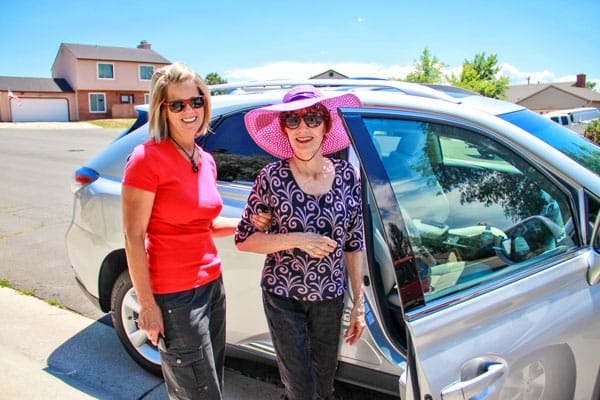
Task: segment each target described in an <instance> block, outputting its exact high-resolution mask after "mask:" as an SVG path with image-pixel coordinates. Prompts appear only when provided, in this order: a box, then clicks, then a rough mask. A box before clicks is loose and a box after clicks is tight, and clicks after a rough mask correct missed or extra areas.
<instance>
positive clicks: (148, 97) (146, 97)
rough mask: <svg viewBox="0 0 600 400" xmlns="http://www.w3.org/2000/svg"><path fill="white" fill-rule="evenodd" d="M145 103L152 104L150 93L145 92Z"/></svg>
mask: <svg viewBox="0 0 600 400" xmlns="http://www.w3.org/2000/svg"><path fill="white" fill-rule="evenodd" d="M144 104H150V93H144Z"/></svg>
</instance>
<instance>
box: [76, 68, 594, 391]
mask: <svg viewBox="0 0 600 400" xmlns="http://www.w3.org/2000/svg"><path fill="white" fill-rule="evenodd" d="M302 83H308V84H313V85H318V86H320V87H321V89H322V90H323V91H325V92H326V93H332V92H335V93H339V92H340V91H352V92H353V93H355V94H356V95H357V96H358V97H359V98H360V99H361V101H362V103H363V106H362V107H360V108H351V109H350V108H348V109H340V110H338V111H339V113H340V115H341V116H342V118H343V120H344V123H345V126H346V128H347V131H348V133H349V135H350V137H351V141H352V146H351V148H349V149H347V150H344V151H342V152H340V153H338V154H336V155H335V156H336V157H342V158H345V159H348V160H350V161H351V162H352V163H354V164H355V165H356V166H357V167H358V168H359V169H360V171H361V176H362V183H363V197H364V210H363V211H364V215H365V230H366V232H365V234H366V239H367V254H368V268H367V269H366V270H365V271H364V276H363V281H364V286H365V289H364V290H365V309H366V321H367V330H366V331H365V334H364V335H363V337H362V338H361V339H360V341H359V342H358V343H357V344H356V345H354V346H349V345H347V344H346V343H344V342H343V340H341V341H340V343H341V346H340V355H339V369H338V379H340V380H343V381H348V382H351V383H353V384H355V385H361V386H365V387H369V388H372V389H375V390H378V391H381V392H385V393H389V394H393V395H396V396H399V397H400V398H401V399H403V400H404V399H471V398H473V399H556V400H565V399H582V400H583V399H586V400H587V399H598V398H599V396H600V284H599V282H600V233H599V230H600V229H599V228H600V220H599V216H600V177H599V176H598V174H599V173H600V148H598V147H597V146H596V145H594V144H593V143H591V142H590V141H588V140H586V139H585V138H583V137H581V136H579V135H577V134H575V133H574V132H572V131H570V130H568V129H565V128H563V127H561V126H560V125H558V124H555V123H554V122H552V121H550V120H549V119H547V118H544V117H542V116H540V115H539V114H537V113H534V112H532V111H530V110H527V109H525V108H523V107H521V106H518V105H515V104H512V103H507V102H501V101H497V100H492V99H488V98H484V97H481V96H478V95H475V94H473V93H470V92H466V91H463V90H460V89H457V88H451V87H443V86H436V87H428V86H423V85H417V84H409V83H402V82H388V81H379V80H376V81H368V80H309V81H297V82H273V81H270V82H264V83H256V82H253V83H250V84H246V85H244V84H238V85H230V84H227V85H219V86H215V87H212V90H215V91H217V90H218V91H220V92H230V91H232V92H233V93H232V94H225V95H217V96H214V97H213V114H214V115H213V120H212V123H211V133H210V134H208V135H206V136H204V137H202V138H200V139H199V144H200V145H201V146H203V147H204V149H206V150H207V151H209V152H211V153H212V154H213V156H214V158H215V160H216V162H217V168H218V186H219V190H220V193H221V196H222V198H223V201H224V207H223V212H222V214H223V215H225V216H229V217H239V216H240V215H241V211H242V209H243V207H244V205H245V202H246V199H247V196H248V194H249V191H250V185H251V183H252V181H253V179H254V177H255V176H256V174H257V173H258V171H259V170H260V169H261V168H262V167H263V166H264V165H265V164H266V163H268V162H270V161H271V160H272V158H271V157H270V156H269V155H268V154H266V153H264V152H263V151H262V150H261V149H260V148H258V147H257V146H256V145H255V144H254V142H253V141H252V139H251V138H250V137H249V135H248V133H247V131H246V129H245V127H244V122H243V117H244V114H245V113H246V112H247V111H248V110H250V109H252V108H255V107H258V106H262V105H266V104H272V103H275V102H279V101H281V98H282V96H283V94H284V93H285V91H286V90H287V88H289V87H290V86H291V85H293V84H302ZM234 87H235V89H237V90H235V91H233V89H234ZM146 111H147V109H144V108H141V109H140V110H139V112H140V118H139V123H138V124H137V125H135V128H134V129H131V130H129V131H128V132H125V133H124V134H123V135H122V136H121V137H120V138H118V139H117V140H115V142H113V143H112V144H111V145H110V146H108V147H107V148H106V149H105V150H103V151H102V152H101V153H100V154H98V155H96V156H95V157H94V158H93V159H92V160H90V161H89V162H88V163H87V164H86V165H85V166H82V167H81V168H80V169H78V170H77V171H76V173H75V183H74V185H73V191H74V208H73V220H72V223H71V226H70V227H69V230H68V233H67V237H66V244H67V250H68V256H69V259H70V261H71V263H72V265H73V269H74V271H75V275H76V278H77V280H78V282H79V283H80V284H81V286H82V288H83V289H84V290H85V292H86V293H88V294H89V295H90V297H91V298H92V299H93V301H95V302H96V304H98V306H99V307H100V308H101V309H102V310H103V311H104V312H111V313H112V317H113V322H114V326H115V330H116V332H117V334H118V335H119V337H120V339H121V341H122V343H123V345H124V347H125V349H126V350H127V351H128V352H129V354H130V355H131V356H132V357H133V358H134V359H135V360H136V361H137V362H138V363H139V364H140V365H142V366H143V367H145V368H147V369H149V370H151V371H154V372H156V373H159V371H160V369H159V364H158V362H159V359H158V354H157V352H156V349H154V348H153V347H152V346H151V344H150V343H149V342H148V341H147V339H146V337H145V334H144V332H142V331H141V330H139V329H138V327H137V316H138V315H137V312H138V304H137V301H136V296H135V292H134V291H133V289H132V286H131V281H130V279H129V275H128V272H127V263H126V259H125V255H124V250H123V235H122V231H121V228H122V227H121V218H120V182H121V177H122V171H123V166H124V164H125V162H126V159H127V157H128V155H129V154H130V153H131V151H132V149H133V147H134V146H135V145H137V144H139V143H142V142H143V141H145V140H147V138H148V134H147V125H143V122H144V120H145V114H146ZM216 243H217V246H218V248H219V253H220V255H221V258H222V260H223V265H224V270H225V272H224V281H225V285H226V290H227V342H228V351H229V353H228V354H229V355H230V356H233V357H252V358H253V359H260V360H265V361H269V360H270V361H272V360H273V359H274V350H273V346H272V343H271V340H270V337H269V331H268V328H267V324H266V322H265V319H264V316H263V311H262V305H261V293H260V286H259V282H260V274H261V269H262V264H263V256H260V255H253V254H249V253H241V252H239V251H237V250H236V248H235V246H234V244H233V239H232V238H219V239H216ZM349 296H351V294H349ZM350 304H351V303H348V305H347V307H346V309H345V314H344V316H343V325H344V324H347V323H348V316H349V312H350V308H351V306H350Z"/></svg>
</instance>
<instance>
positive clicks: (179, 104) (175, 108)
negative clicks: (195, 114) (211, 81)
mask: <svg viewBox="0 0 600 400" xmlns="http://www.w3.org/2000/svg"><path fill="white" fill-rule="evenodd" d="M187 104H189V105H190V107H192V108H200V107H202V106H203V105H204V96H196V97H190V98H189V99H186V100H173V101H163V105H165V106H169V110H171V111H172V112H174V113H178V112H181V111H183V109H184V108H185V106H186V105H187Z"/></svg>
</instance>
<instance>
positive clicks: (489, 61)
mask: <svg viewBox="0 0 600 400" xmlns="http://www.w3.org/2000/svg"><path fill="white" fill-rule="evenodd" d="M499 71H500V66H499V65H498V57H497V56H496V54H491V55H490V56H489V57H487V56H486V54H485V52H483V53H480V54H477V55H475V58H473V60H472V61H469V60H465V62H464V63H463V67H462V71H461V73H460V76H458V77H457V76H455V75H454V74H452V75H451V76H448V77H447V79H448V81H449V82H450V83H452V84H453V85H454V86H460V87H462V88H465V89H468V90H472V91H473V92H476V93H479V94H481V95H483V96H487V97H492V98H495V99H503V98H504V94H505V92H506V89H507V88H508V85H509V80H508V78H506V77H500V78H498V77H497V75H498V72H499Z"/></svg>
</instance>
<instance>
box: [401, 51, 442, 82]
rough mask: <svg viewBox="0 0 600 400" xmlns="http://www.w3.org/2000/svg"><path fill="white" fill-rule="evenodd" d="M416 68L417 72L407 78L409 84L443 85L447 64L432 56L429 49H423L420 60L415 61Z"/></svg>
mask: <svg viewBox="0 0 600 400" xmlns="http://www.w3.org/2000/svg"><path fill="white" fill-rule="evenodd" d="M414 67H415V71H414V72H411V73H410V74H408V75H407V76H406V79H405V80H406V81H407V82H417V83H442V79H443V77H444V75H443V73H442V69H443V68H445V67H446V64H444V63H442V62H440V60H438V58H437V57H435V56H432V55H431V53H430V52H429V49H428V48H427V47H425V49H423V53H421V57H419V60H415V64H414Z"/></svg>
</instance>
